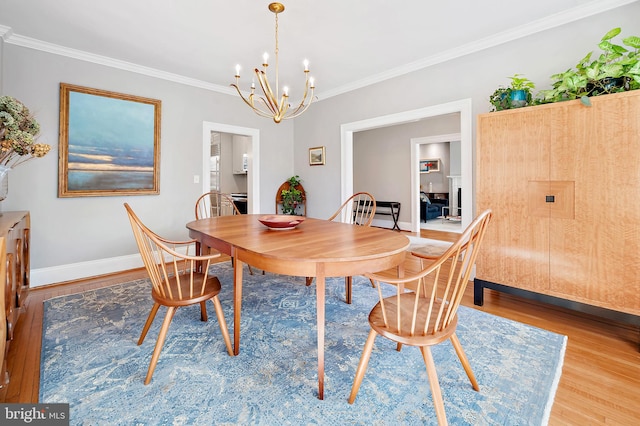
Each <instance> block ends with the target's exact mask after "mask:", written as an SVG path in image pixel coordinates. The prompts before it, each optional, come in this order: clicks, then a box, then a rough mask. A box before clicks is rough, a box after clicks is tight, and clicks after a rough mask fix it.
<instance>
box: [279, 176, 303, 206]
mask: <svg viewBox="0 0 640 426" xmlns="http://www.w3.org/2000/svg"><path fill="white" fill-rule="evenodd" d="M286 182H287V183H288V184H289V187H288V188H284V189H282V191H281V192H280V196H281V197H282V213H283V214H296V209H297V207H298V205H299V204H301V203H302V201H303V200H304V198H303V190H302V185H300V182H301V180H300V176H298V175H295V176H291V177H290V178H289V179H287V180H286Z"/></svg>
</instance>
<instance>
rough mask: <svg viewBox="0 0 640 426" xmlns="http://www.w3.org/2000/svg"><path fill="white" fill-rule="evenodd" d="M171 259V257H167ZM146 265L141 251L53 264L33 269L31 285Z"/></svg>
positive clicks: (188, 249) (186, 250) (187, 249)
mask: <svg viewBox="0 0 640 426" xmlns="http://www.w3.org/2000/svg"><path fill="white" fill-rule="evenodd" d="M176 251H177V252H178V253H183V254H184V253H189V254H192V253H195V246H194V245H193V244H191V245H189V246H184V247H179V248H178V249H177V250H176ZM167 260H169V259H167ZM142 267H144V264H143V263H142V258H141V257H140V254H139V253H136V254H130V255H127V256H118V257H111V258H107V259H97V260H90V261H88V262H79V263H70V264H68V265H60V266H51V267H49V268H40V269H32V270H31V273H30V283H29V284H30V286H31V287H39V286H43V285H49V284H57V283H61V282H65V281H72V280H79V279H82V278H89V277H95V276H98V275H105V274H113V273H115V272H122V271H128V270H130V269H137V268H142Z"/></svg>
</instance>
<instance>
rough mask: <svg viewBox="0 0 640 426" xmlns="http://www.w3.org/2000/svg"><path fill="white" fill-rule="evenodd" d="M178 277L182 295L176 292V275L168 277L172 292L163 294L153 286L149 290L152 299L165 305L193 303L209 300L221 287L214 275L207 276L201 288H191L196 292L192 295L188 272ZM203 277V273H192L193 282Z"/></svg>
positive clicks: (199, 280)
mask: <svg viewBox="0 0 640 426" xmlns="http://www.w3.org/2000/svg"><path fill="white" fill-rule="evenodd" d="M179 278H180V292H181V293H182V297H180V294H179V293H178V283H177V282H176V281H177V277H175V276H173V277H171V278H169V281H170V282H171V289H172V293H171V294H164V295H163V294H161V293H159V292H158V291H157V290H156V289H155V288H153V289H152V291H151V296H152V297H153V300H155V301H156V302H158V303H160V304H161V305H165V306H187V305H193V304H195V303H199V302H204V301H206V300H209V299H211V298H213V297H215V296H216V295H218V293H220V288H221V287H220V280H218V277H215V276H209V277H207V281H206V283H205V285H204V286H203V288H202V289H200V288H198V289H197V290H196V289H193V291H197V294H193V295H191V293H190V292H191V291H192V290H191V289H190V286H191V276H190V275H189V274H182V275H179ZM203 279H204V274H202V273H199V272H194V274H193V280H194V282H202V280H203ZM198 287H200V286H198ZM201 290H202V291H201Z"/></svg>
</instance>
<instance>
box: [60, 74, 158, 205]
mask: <svg viewBox="0 0 640 426" xmlns="http://www.w3.org/2000/svg"><path fill="white" fill-rule="evenodd" d="M160 117H161V101H159V100H157V99H149V98H143V97H140V96H133V95H126V94H122V93H116V92H110V91H106V90H100V89H92V88H88V87H82V86H76V85H72V84H66V83H60V140H59V158H58V197H90V196H114V195H157V194H159V193H160Z"/></svg>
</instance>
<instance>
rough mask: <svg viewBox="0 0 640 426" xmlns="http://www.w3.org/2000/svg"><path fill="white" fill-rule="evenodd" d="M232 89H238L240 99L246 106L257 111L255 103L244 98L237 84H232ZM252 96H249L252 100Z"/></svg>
mask: <svg viewBox="0 0 640 426" xmlns="http://www.w3.org/2000/svg"><path fill="white" fill-rule="evenodd" d="M231 87H233V88H235V89H236V91H237V92H238V95H240V98H241V99H242V100H243V101H244V103H245V104H247V105H249V106H250V107H251V108H252V109H255V107H254V106H253V102H252V101H251V102H250V101H248V100H247V98H245V97H244V95H243V94H242V92H241V91H240V88H239V87H238V86H237V85H236V84H231ZM251 96H253V95H251ZM251 96H249V98H251Z"/></svg>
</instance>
